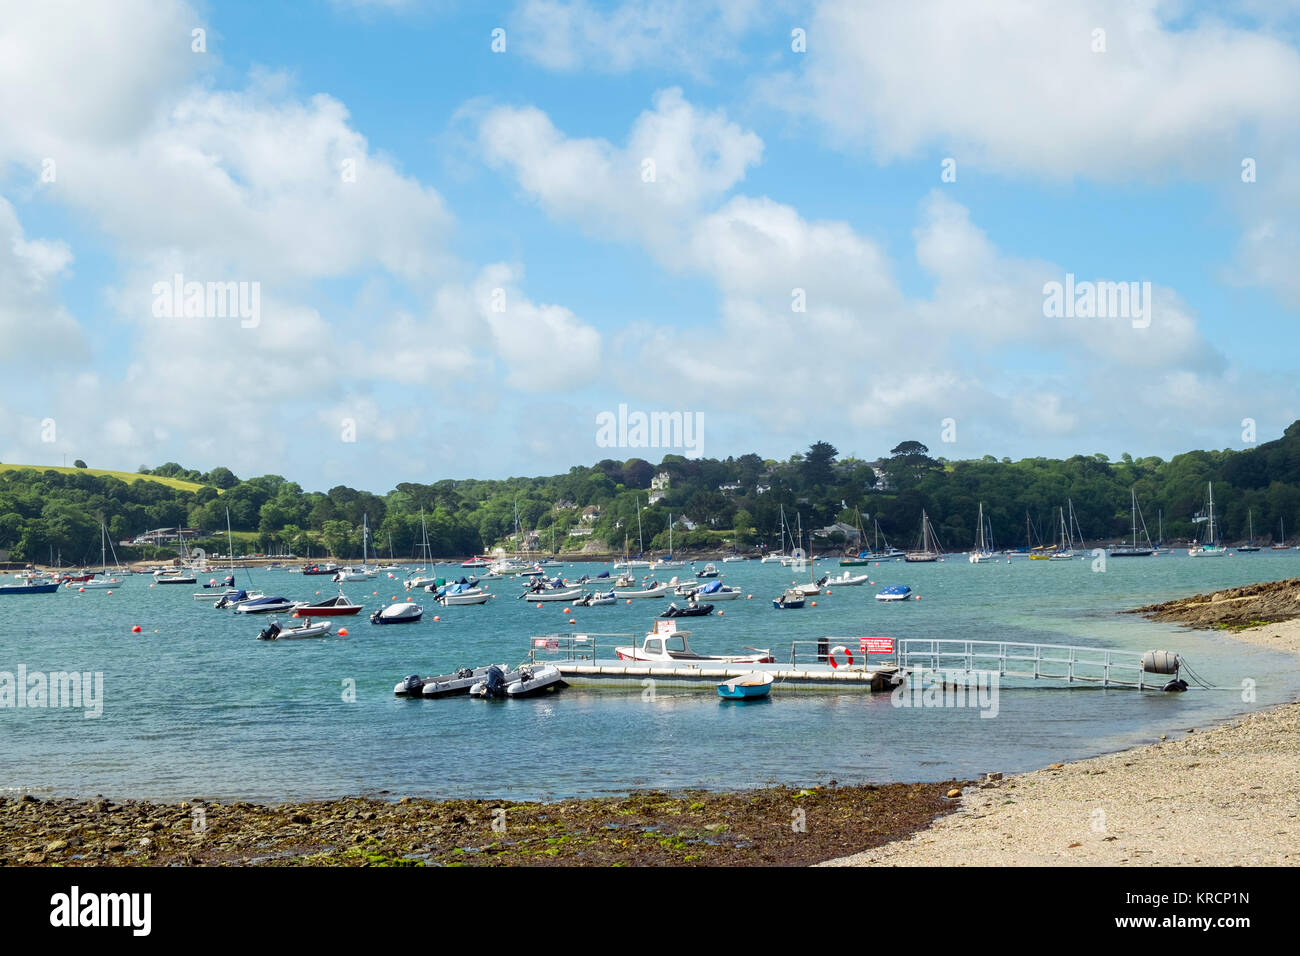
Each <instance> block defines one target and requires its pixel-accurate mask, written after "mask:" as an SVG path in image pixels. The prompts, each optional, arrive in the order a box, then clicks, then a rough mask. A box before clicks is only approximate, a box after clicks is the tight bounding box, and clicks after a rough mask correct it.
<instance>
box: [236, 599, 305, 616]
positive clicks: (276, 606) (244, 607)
mask: <svg viewBox="0 0 1300 956" xmlns="http://www.w3.org/2000/svg"><path fill="white" fill-rule="evenodd" d="M297 608H298V602H296V601H290V600H289V599H288V598H285V597H258V598H254V597H250V598H249V599H248V600H245V601H240V602H239V603H238V604H236V605H235V607H234V612H235V613H236V614H279V613H281V612H283V611H293V610H296V609H297Z"/></svg>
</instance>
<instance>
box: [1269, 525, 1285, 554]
mask: <svg viewBox="0 0 1300 956" xmlns="http://www.w3.org/2000/svg"><path fill="white" fill-rule="evenodd" d="M1277 530H1278V532H1279V534H1278V536H1277V540H1276V541H1274V542H1273V546H1272V547H1271V548H1269V550H1270V551H1286V550H1287V543H1286V521H1285V520H1284V519H1282V518H1278V519H1277Z"/></svg>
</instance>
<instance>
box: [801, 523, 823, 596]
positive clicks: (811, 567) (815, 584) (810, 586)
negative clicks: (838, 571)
mask: <svg viewBox="0 0 1300 956" xmlns="http://www.w3.org/2000/svg"><path fill="white" fill-rule="evenodd" d="M799 542H800V544H802V543H803V515H799ZM794 553H795V554H796V555H799V558H798V559H796V562H795V564H796V566H801V565H803V564H805V563H806V564H807V565H808V577H809V578H811V580H810V581H809V582H808V583H807V584H799V585H796V586H795V587H794V590H796V591H798V592H799V593H801V594H804V595H807V596H809V597H816V596H817V595H819V594H821V593H822V585H824V584H825V583H826V580H827V578H829V577H830V576H829V575H825V576H823V577H822V579H821V580H820V581H819V580H817V570H816V565H815V564H814V563H813V556H812V532H811V531H809V532H808V556H807V558H804V557H803V550H802V549H801V548H795V549H794Z"/></svg>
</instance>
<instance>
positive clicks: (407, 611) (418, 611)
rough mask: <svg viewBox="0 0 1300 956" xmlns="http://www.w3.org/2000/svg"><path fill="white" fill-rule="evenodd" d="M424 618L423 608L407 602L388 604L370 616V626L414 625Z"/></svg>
mask: <svg viewBox="0 0 1300 956" xmlns="http://www.w3.org/2000/svg"><path fill="white" fill-rule="evenodd" d="M423 616H424V608H422V607H420V605H418V604H412V603H411V602H409V601H406V602H403V603H399V604H390V605H388V606H387V607H385V608H382V609H381V610H378V611H375V612H374V613H373V614H371V615H370V623H371V624H414V623H415V622H416V621H418V620H419V619H420V618H421V617H423Z"/></svg>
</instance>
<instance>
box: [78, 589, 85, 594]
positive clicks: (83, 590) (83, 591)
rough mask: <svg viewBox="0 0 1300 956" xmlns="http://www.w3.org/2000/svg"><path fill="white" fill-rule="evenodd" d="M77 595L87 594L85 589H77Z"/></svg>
mask: <svg viewBox="0 0 1300 956" xmlns="http://www.w3.org/2000/svg"><path fill="white" fill-rule="evenodd" d="M77 593H78V594H85V593H86V589H85V588H77Z"/></svg>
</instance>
